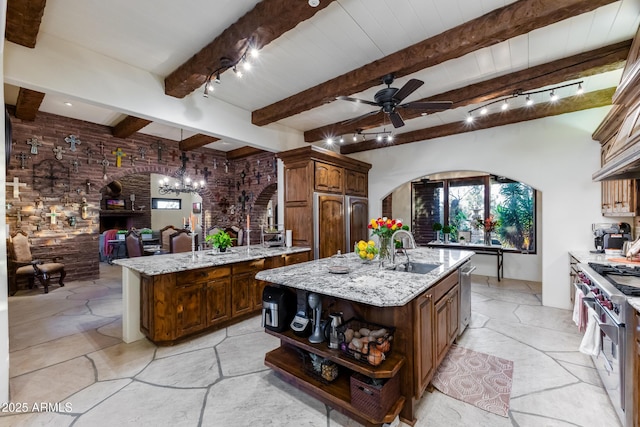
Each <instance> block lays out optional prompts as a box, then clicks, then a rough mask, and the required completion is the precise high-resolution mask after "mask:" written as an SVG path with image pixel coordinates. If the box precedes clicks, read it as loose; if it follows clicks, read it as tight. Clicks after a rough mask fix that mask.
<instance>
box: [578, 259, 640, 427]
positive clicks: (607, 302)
mask: <svg viewBox="0 0 640 427" xmlns="http://www.w3.org/2000/svg"><path fill="white" fill-rule="evenodd" d="M578 268H579V269H580V270H581V273H579V274H578V276H577V278H576V281H575V283H574V286H576V287H579V288H580V289H581V290H582V292H583V293H584V294H585V295H586V297H585V298H584V300H583V303H584V304H585V305H586V306H587V307H591V308H592V309H593V310H594V311H595V312H596V314H597V317H598V327H599V330H600V334H601V344H600V352H599V353H598V354H597V355H595V356H592V359H593V363H594V364H595V367H596V369H597V371H598V374H599V375H600V378H601V380H602V383H603V384H604V387H605V389H606V390H607V393H608V394H609V397H610V399H611V402H612V403H613V406H614V407H615V409H616V412H617V413H618V416H619V417H620V420H621V421H622V424H623V425H624V426H629V427H630V426H632V425H633V381H632V379H633V359H634V355H633V339H634V336H633V332H634V331H633V317H634V309H633V307H631V306H630V305H629V303H628V302H627V296H640V268H638V267H632V266H627V265H622V264H616V265H610V264H597V263H589V264H578Z"/></svg>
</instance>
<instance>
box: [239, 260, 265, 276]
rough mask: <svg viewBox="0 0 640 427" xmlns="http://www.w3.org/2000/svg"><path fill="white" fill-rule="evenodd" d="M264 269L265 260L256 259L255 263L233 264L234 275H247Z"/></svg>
mask: <svg viewBox="0 0 640 427" xmlns="http://www.w3.org/2000/svg"><path fill="white" fill-rule="evenodd" d="M262 269H264V259H256V260H253V261H247V262H240V263H238V264H233V266H232V271H233V274H234V275H236V274H240V273H247V272H251V271H257V270H262Z"/></svg>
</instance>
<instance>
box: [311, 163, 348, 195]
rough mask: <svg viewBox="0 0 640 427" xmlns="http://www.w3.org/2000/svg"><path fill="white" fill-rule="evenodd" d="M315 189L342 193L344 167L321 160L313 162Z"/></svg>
mask: <svg viewBox="0 0 640 427" xmlns="http://www.w3.org/2000/svg"><path fill="white" fill-rule="evenodd" d="M315 170H316V173H315V190H316V191H319V192H326V193H342V189H343V188H344V185H343V184H344V168H342V167H339V166H334V165H330V164H328V163H323V162H315Z"/></svg>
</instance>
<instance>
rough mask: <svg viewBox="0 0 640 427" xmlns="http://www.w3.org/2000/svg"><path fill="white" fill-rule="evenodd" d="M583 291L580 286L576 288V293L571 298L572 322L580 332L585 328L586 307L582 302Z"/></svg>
mask: <svg viewBox="0 0 640 427" xmlns="http://www.w3.org/2000/svg"><path fill="white" fill-rule="evenodd" d="M583 299H584V292H582V290H580V288H576V295H575V297H574V298H573V322H574V323H575V324H576V326H577V327H578V330H579V331H580V332H584V331H585V330H586V329H587V308H586V307H585V305H584V304H583V303H582V300H583Z"/></svg>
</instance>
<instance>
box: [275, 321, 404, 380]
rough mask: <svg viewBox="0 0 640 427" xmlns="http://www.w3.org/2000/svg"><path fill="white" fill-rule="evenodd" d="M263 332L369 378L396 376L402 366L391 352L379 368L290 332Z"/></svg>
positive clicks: (402, 362)
mask: <svg viewBox="0 0 640 427" xmlns="http://www.w3.org/2000/svg"><path fill="white" fill-rule="evenodd" d="M265 331H266V332H267V333H269V334H271V335H273V336H275V337H278V338H280V340H281V341H282V342H284V343H288V344H291V345H293V346H295V347H298V348H300V349H302V350H306V351H308V352H311V353H315V354H317V355H318V356H322V357H324V358H325V359H329V360H331V361H332V362H334V363H337V364H338V365H342V366H344V367H345V368H348V369H351V370H352V371H354V372H359V373H361V374H362V375H366V376H367V377H369V378H391V377H393V376H394V375H397V373H398V371H400V368H402V365H404V362H405V360H406V359H405V357H404V356H402V355H399V354H396V353H394V352H393V350H391V351H390V352H389V354H387V356H386V359H385V360H384V362H382V363H381V364H380V365H379V366H372V365H369V364H367V363H366V362H358V361H356V360H355V359H353V358H351V357H350V356H348V355H346V354H344V353H343V352H342V351H340V350H332V349H330V348H328V347H327V343H320V344H311V343H310V342H309V340H307V339H306V338H302V337H299V336H297V335H295V334H294V333H293V332H292V331H291V330H288V331H285V332H273V331H270V330H268V329H265Z"/></svg>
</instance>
